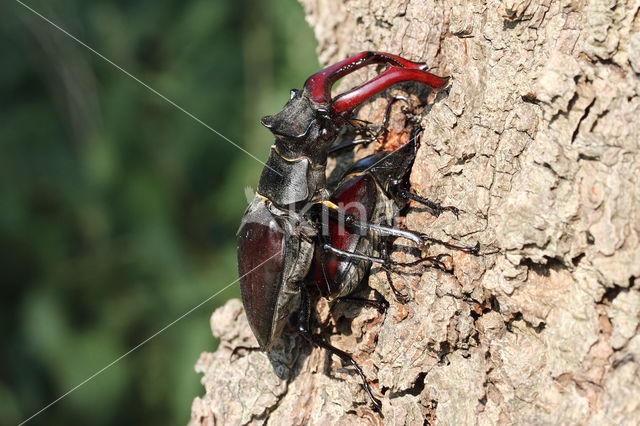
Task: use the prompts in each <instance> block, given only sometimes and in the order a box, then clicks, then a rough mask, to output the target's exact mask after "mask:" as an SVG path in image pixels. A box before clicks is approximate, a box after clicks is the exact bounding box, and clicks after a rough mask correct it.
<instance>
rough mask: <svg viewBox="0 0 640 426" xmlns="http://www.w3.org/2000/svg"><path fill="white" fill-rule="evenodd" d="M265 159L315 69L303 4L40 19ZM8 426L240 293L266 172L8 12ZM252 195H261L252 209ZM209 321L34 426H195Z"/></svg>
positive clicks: (38, 23) (163, 342) (0, 219)
mask: <svg viewBox="0 0 640 426" xmlns="http://www.w3.org/2000/svg"><path fill="white" fill-rule="evenodd" d="M25 3H26V4H28V5H29V6H31V7H33V8H35V9H36V10H38V11H40V12H41V13H42V14H43V15H45V16H46V17H48V18H50V19H52V20H53V21H54V22H56V23H58V24H60V26H62V27H63V28H65V29H66V30H68V31H69V32H71V33H72V34H74V35H76V36H77V37H78V38H79V39H81V40H82V41H84V42H86V43H87V44H88V45H90V46H92V47H93V48H95V49H96V50H97V51H98V52H100V53H102V54H103V55H105V56H106V57H108V58H109V59H111V60H113V61H114V62H115V63H117V64H118V65H120V66H122V67H123V68H124V69H126V70H127V71H129V72H131V73H132V74H133V75H135V76H136V77H138V78H140V79H141V80H142V81H144V82H145V83H147V84H149V85H150V86H151V87H153V88H155V89H156V90H158V91H159V92H160V93H162V94H164V95H165V96H167V97H168V98H170V99H172V100H173V101H175V102H176V103H177V104H178V105H180V106H182V107H184V108H185V109H186V110H188V111H189V112H191V113H193V114H194V115H195V116H197V117H198V118H200V119H202V120H203V121H204V122H206V123H207V124H209V125H211V126H212V127H213V128H215V129H217V130H218V131H220V132H221V133H223V134H224V135H226V136H228V137H229V138H230V139H232V140H234V141H236V142H237V143H238V144H239V145H241V146H242V147H244V148H245V149H247V150H248V151H250V152H251V153H253V154H254V155H256V156H257V157H259V158H261V159H263V160H264V159H266V157H267V153H268V150H269V146H270V145H271V142H272V138H271V136H270V134H269V133H268V131H267V130H266V129H264V128H263V127H262V126H260V124H259V118H260V117H261V116H263V115H267V114H272V113H274V112H277V111H278V110H279V109H280V108H281V107H282V105H283V104H284V103H285V102H286V100H287V99H288V96H289V89H291V88H293V87H298V88H299V87H300V86H301V85H302V83H303V82H304V79H305V78H306V77H307V76H308V75H310V74H311V73H313V72H314V71H316V70H317V69H318V63H317V59H316V55H315V45H316V43H315V41H314V39H313V35H312V31H311V30H310V29H309V27H308V26H307V24H306V22H305V21H304V14H303V11H302V8H301V6H300V5H299V4H298V3H297V2H296V1H295V0H269V1H265V2H250V1H246V0H245V1H232V0H223V1H216V0H193V1H188V2H184V1H177V0H167V1H163V2H158V1H151V0H141V1H136V2H130V1H82V0H63V1H58V2H46V1H44V0H32V1H25ZM0 32H1V37H0V44H1V48H0V63H1V64H2V66H1V67H0V93H1V94H2V98H1V99H2V101H1V102H0V109H1V112H0V115H1V117H2V126H1V127H0V147H1V148H0V248H1V253H2V256H0V274H1V277H2V280H1V283H2V284H1V285H2V296H1V301H0V320H1V322H0V330H1V333H2V349H1V350H0V424H2V425H9V424H17V423H20V422H21V421H23V420H24V419H26V418H28V417H30V416H31V415H32V414H34V413H35V412H37V411H38V410H40V409H41V408H43V407H44V406H46V405H47V404H48V403H50V402H52V401H53V400H55V399H56V398H58V397H59V396H61V395H62V394H64V393H65V392H67V391H68V390H69V389H71V388H73V387H74V386H76V385H77V384H79V383H81V382H82V381H83V380H84V379H86V378H87V377H89V376H91V375H92V374H93V373H94V372H96V371H97V370H99V369H101V368H103V367H104V366H106V365H107V364H109V363H110V362H112V361H114V360H115V359H117V358H118V357H119V356H121V355H122V354H123V353H125V352H127V351H128V350H129V349H131V348H132V347H134V346H136V345H137V344H139V343H140V342H141V341H143V340H145V339H146V338H147V337H149V336H151V335H153V334H154V333H155V332H157V331H158V330H160V329H162V328H163V327H164V326H165V325H167V324H168V323H170V322H171V321H173V320H175V319H176V318H178V317H179V316H180V315H182V314H183V313H184V312H186V311H188V310H189V309H190V308H191V307H193V306H195V305H197V304H198V303H200V302H201V301H203V300H204V299H206V298H208V297H210V296H211V295H212V294H214V293H215V292H216V291H217V290H219V289H222V288H223V287H224V286H226V285H227V284H229V283H231V282H232V281H234V280H235V279H236V278H237V271H236V259H235V256H236V255H235V244H236V242H235V232H236V229H237V226H238V224H239V221H240V218H241V216H242V213H243V211H244V208H245V207H246V205H247V199H246V195H245V192H246V191H245V189H246V187H251V188H255V186H256V183H257V180H258V177H259V174H260V170H261V169H262V165H261V164H260V163H258V162H257V161H255V160H254V159H252V158H250V157H249V156H247V155H246V154H244V153H242V152H241V151H240V150H238V149H237V148H235V147H233V146H232V145H231V144H229V143H228V142H226V141H224V140H223V139H221V138H220V137H219V136H217V135H215V134H214V133H212V132H211V131H209V130H208V129H207V128H205V127H204V126H202V125H201V124H198V123H197V122H196V121H194V120H193V119H191V118H189V117H188V116H187V115H185V114H184V113H183V112H181V111H179V110H178V109H176V108H175V107H173V106H171V105H170V104H169V103H167V102H166V101H164V100H163V99H161V98H160V97H158V96H156V95H155V94H153V93H151V92H150V91H149V90H147V89H145V88H144V87H142V86H141V85H139V84H138V83H136V82H135V81H133V80H132V79H131V78H129V77H127V76H126V75H125V74H123V73H122V72H121V71H119V70H118V69H116V68H114V67H113V66H112V65H110V64H108V63H106V62H104V61H103V60H101V59H100V58H98V57H97V56H96V55H94V54H92V53H91V52H90V51H89V50H87V49H86V48H84V47H82V46H79V45H78V44H77V43H76V42H74V41H73V40H72V39H70V38H69V37H67V36H65V35H64V34H62V33H61V32H59V31H57V30H56V29H54V28H53V27H51V26H50V25H49V24H47V23H46V22H44V21H43V20H42V19H41V18H39V17H37V16H35V15H34V14H33V13H32V12H30V11H28V10H27V9H25V8H24V7H23V6H21V5H20V4H19V3H17V2H15V1H13V0H10V1H7V2H3V3H2V5H0ZM251 191H253V189H251ZM238 296H239V289H238V287H237V285H235V286H233V287H232V288H230V289H228V290H227V291H225V292H224V293H222V294H221V295H220V296H218V297H216V298H215V299H213V300H211V301H210V302H208V303H206V304H205V305H203V306H202V307H200V308H199V309H197V310H196V311H194V312H193V313H192V314H190V315H188V316H187V317H185V318H184V319H182V320H181V321H180V322H178V323H176V324H175V325H173V326H172V327H171V328H169V329H168V330H166V331H164V332H163V333H162V334H160V335H158V336H157V337H155V338H154V339H153V340H151V341H149V342H148V343H147V344H146V345H144V346H142V347H140V348H139V349H138V350H136V351H135V352H133V353H132V354H130V355H129V356H127V357H125V358H124V359H122V360H121V361H119V362H118V363H116V364H115V365H113V366H112V367H110V368H109V369H107V370H106V371H104V372H103V373H102V374H100V375H99V376H97V377H95V378H94V379H93V380H91V381H89V382H88V383H86V384H85V385H83V386H82V387H80V388H79V389H77V390H76V391H75V392H73V393H71V394H70V395H69V396H68V397H66V398H64V399H62V400H61V401H59V402H58V403H57V404H55V405H53V406H52V407H50V408H49V409H47V410H46V411H44V412H43V413H42V414H40V415H39V416H37V417H35V418H34V419H33V420H31V421H30V422H29V423H28V424H34V425H35V424H42V425H74V424H78V425H86V424H91V425H107V424H119V425H124V424H136V425H137V424H162V425H164V424H185V423H187V421H188V419H189V412H190V405H191V401H192V399H193V397H194V396H196V395H201V394H203V393H204V389H203V388H202V387H201V385H200V383H199V380H200V376H199V375H198V374H196V373H195V372H194V370H193V365H194V363H195V361H196V360H197V358H198V356H199V354H200V352H201V351H203V350H208V351H211V350H214V349H215V347H216V342H215V341H214V339H213V337H212V336H211V332H210V329H209V316H210V314H211V312H212V311H213V310H214V309H215V308H216V307H217V306H219V305H221V304H223V303H224V302H225V301H226V300H227V299H228V298H231V297H238Z"/></svg>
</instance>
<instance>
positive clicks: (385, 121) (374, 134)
mask: <svg viewBox="0 0 640 426" xmlns="http://www.w3.org/2000/svg"><path fill="white" fill-rule="evenodd" d="M398 101H404V102H408V100H407V98H405V97H404V96H394V97H393V98H391V99H389V102H388V103H387V107H386V109H385V111H384V118H383V119H382V124H381V125H380V126H379V127H378V129H377V130H375V131H374V130H373V129H372V128H371V127H370V126H364V127H361V128H364V129H365V130H366V131H367V132H368V133H369V134H370V135H371V136H370V137H368V138H364V139H356V140H354V141H349V142H343V143H341V144H339V145H336V146H334V147H332V148H330V149H329V151H328V153H329V154H333V153H334V152H337V151H341V150H343V149H345V148H350V147H353V146H356V145H368V144H370V143H371V142H375V141H377V140H378V138H379V137H380V135H383V134H384V137H385V138H386V137H387V132H388V131H389V129H388V127H387V126H388V125H389V117H390V116H391V107H392V106H393V104H395V103H396V102H398Z"/></svg>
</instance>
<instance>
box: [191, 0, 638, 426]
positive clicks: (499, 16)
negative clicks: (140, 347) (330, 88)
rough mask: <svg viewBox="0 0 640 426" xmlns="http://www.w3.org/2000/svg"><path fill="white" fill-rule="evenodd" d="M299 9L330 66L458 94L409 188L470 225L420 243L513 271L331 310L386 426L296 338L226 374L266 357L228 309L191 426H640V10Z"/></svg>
mask: <svg viewBox="0 0 640 426" xmlns="http://www.w3.org/2000/svg"><path fill="white" fill-rule="evenodd" d="M301 1H302V3H303V5H304V8H305V11H306V13H307V18H308V21H309V22H310V24H311V25H312V27H313V28H314V30H315V34H316V37H317V39H318V41H319V50H318V53H319V55H320V58H321V61H322V62H323V63H325V64H329V63H332V62H335V61H337V60H340V59H343V58H345V57H347V56H349V55H351V54H354V53H356V52H359V51H362V50H367V49H370V50H380V51H387V52H390V53H395V54H399V55H401V56H404V57H406V58H408V59H411V60H415V61H424V62H427V63H428V64H429V65H430V67H431V70H432V71H434V72H435V73H437V74H441V75H450V76H452V81H451V84H450V86H449V88H448V89H447V90H445V91H443V92H441V93H439V94H438V95H437V96H431V97H430V98H429V99H428V105H427V106H426V107H425V108H424V111H423V113H422V114H421V124H422V126H423V127H424V129H425V131H424V134H423V137H422V144H421V148H420V151H419V153H418V157H417V159H416V162H415V165H414V167H413V170H412V173H411V183H412V189H413V191H415V192H416V193H418V194H419V195H421V196H424V197H426V198H429V199H431V200H434V201H439V202H441V203H442V204H443V205H454V206H456V207H458V208H460V209H461V210H462V213H461V214H460V217H459V219H456V218H455V216H454V215H452V214H449V213H446V212H445V213H443V214H441V215H440V216H439V217H434V216H432V215H430V214H429V212H427V211H425V210H423V209H421V208H419V207H418V206H414V208H412V209H411V210H410V212H409V213H408V215H407V216H406V219H405V220H404V225H405V226H406V227H407V228H409V229H414V230H418V231H420V232H423V233H426V234H429V235H431V236H433V237H436V238H441V239H446V240H452V241H457V242H459V243H463V244H467V245H474V244H475V242H480V244H481V247H482V251H483V252H485V253H486V252H491V251H497V253H494V254H489V255H485V256H479V257H474V256H471V255H467V254H461V253H456V252H451V253H452V255H453V261H452V263H453V266H454V273H453V274H448V273H443V272H441V271H438V270H434V269H429V268H424V267H422V268H413V269H411V270H410V271H406V270H405V271H404V272H403V273H394V279H395V282H396V283H398V284H399V285H400V286H401V287H403V291H405V292H406V293H408V294H409V301H408V302H407V303H406V304H404V305H401V304H398V303H397V302H396V301H395V299H394V298H393V296H392V295H391V293H390V291H389V288H388V286H387V285H386V281H385V277H384V274H381V273H380V272H379V271H378V270H377V269H376V268H374V269H373V271H372V274H371V277H370V280H369V287H370V288H373V289H376V290H377V291H379V292H380V293H381V294H382V295H383V296H384V297H385V298H386V299H387V300H388V301H389V303H390V308H389V309H388V311H387V312H386V314H380V313H378V312H377V311H376V310H374V309H370V308H361V309H355V308H353V307H348V306H343V305H342V304H338V305H336V306H334V307H333V308H332V310H331V315H329V314H328V312H327V311H328V307H327V305H326V303H321V304H320V306H319V307H318V311H319V317H320V322H321V323H323V324H324V325H323V329H324V330H326V331H328V332H329V334H330V337H328V339H329V340H330V341H331V342H332V344H334V345H335V346H337V347H339V348H342V349H345V350H347V351H349V352H351V353H353V355H354V358H355V359H356V360H357V361H358V362H359V364H360V365H361V366H362V367H363V369H364V371H365V374H366V376H367V377H368V379H369V380H370V381H371V383H372V387H373V389H374V392H375V393H376V394H378V395H380V396H381V397H382V398H381V399H382V401H383V415H384V418H382V417H381V416H379V415H378V414H376V413H375V412H374V411H373V410H372V408H371V405H370V403H369V401H368V400H367V396H366V394H365V392H364V391H363V389H362V386H361V384H360V380H359V377H358V376H357V374H355V372H354V371H353V369H351V368H350V367H348V366H343V365H342V363H341V362H340V360H339V359H337V358H336V357H332V356H330V355H329V354H328V353H327V352H326V351H324V350H321V349H317V348H313V349H312V348H310V347H309V345H308V344H306V343H305V342H304V341H303V340H302V339H300V338H299V337H297V336H295V335H289V334H287V335H285V336H284V339H283V341H281V342H279V343H278V345H279V346H278V347H277V348H276V349H275V350H274V351H273V352H272V354H271V355H270V358H267V357H266V356H265V355H264V354H263V353H260V352H251V353H244V354H242V353H241V354H240V356H238V357H237V358H235V359H234V360H233V361H230V354H231V350H232V349H233V348H234V347H235V346H238V345H244V346H252V345H255V340H254V338H253V336H252V335H251V331H250V329H249V327H248V325H247V322H246V317H245V315H244V312H243V310H242V304H241V303H240V302H239V301H238V300H231V301H230V302H228V303H227V304H226V305H225V306H224V307H222V308H220V309H219V310H217V311H216V312H215V313H214V314H213V317H212V320H211V325H212V329H213V333H214V335H216V336H217V337H219V338H220V339H221V343H220V348H219V349H218V351H217V352H215V353H203V354H202V356H201V358H200V360H199V361H198V363H197V366H196V370H197V371H198V372H200V373H203V374H204V376H203V379H202V382H203V384H204V386H205V389H206V394H205V395H204V396H203V397H199V398H196V399H195V401H194V403H193V408H192V420H191V423H190V424H192V425H196V424H214V423H222V424H228V423H261V422H268V423H270V424H291V423H294V424H298V423H307V422H310V423H326V424H334V423H337V422H341V423H342V422H349V423H367V424H368V423H388V424H419V423H421V422H423V420H426V422H428V423H438V424H496V423H501V424H532V423H535V424H560V423H562V424H575V423H581V424H586V423H588V424H598V425H600V424H637V423H638V422H640V420H639V419H640V398H639V397H638V395H640V377H639V376H640V372H639V371H640V370H639V363H640V337H639V330H640V282H639V281H638V280H637V279H636V278H637V277H638V276H639V275H640V247H639V245H640V182H639V178H638V176H640V161H639V160H640V158H639V155H640V153H639V151H640V149H639V144H640V142H639V141H640V31H639V30H640V1H638V0H627V1H619V2H615V1H613V0H609V1H608V0H583V1H571V0H568V1H567V0H565V1H560V2H552V1H550V0H506V1H504V2H497V1H491V2H488V3H487V4H480V2H475V1H465V0H444V1H438V2H436V1H433V0H427V1H417V0H393V1H389V2H371V1H364V0H350V1H346V2H344V3H342V2H340V1H337V0H301ZM375 71H376V70H374V69H370V70H368V71H367V72H368V74H367V76H368V77H372V76H373V75H374V74H375ZM360 77H362V76H360ZM354 82H355V80H354V79H349V78H347V79H345V81H344V82H342V84H343V85H345V86H346V85H350V84H353V83H354ZM345 86H343V87H345ZM402 88H403V89H406V90H408V91H410V92H411V91H413V92H414V96H413V97H412V99H414V98H415V99H417V98H420V99H423V100H424V97H423V96H422V95H423V93H422V92H420V89H419V88H415V87H413V86H411V85H404V86H402ZM393 90H395V91H399V90H400V89H398V88H396V89H393ZM385 104H386V101H385V97H384V96H382V97H379V98H377V99H376V100H374V101H373V102H372V103H371V104H370V105H368V106H366V107H364V108H362V110H361V111H360V113H359V116H360V117H361V118H367V119H370V120H372V121H376V120H379V118H380V117H381V110H382V109H383V108H384V105H385ZM366 152H368V151H367V150H366V149H365V150H357V151H356V156H362V155H364V154H365V153H366ZM340 161H341V162H344V161H346V160H344V161H342V160H340ZM433 251H434V253H439V252H446V250H441V249H440V248H439V247H435V246H434V247H433ZM394 256H395V257H396V258H397V259H404V258H406V256H408V254H405V253H404V252H403V251H402V250H401V249H400V248H398V250H397V252H396V253H395V254H394ZM398 272H400V271H398ZM362 294H363V295H365V296H366V295H368V294H373V293H372V292H371V290H370V289H369V288H366V289H364V290H363V292H362Z"/></svg>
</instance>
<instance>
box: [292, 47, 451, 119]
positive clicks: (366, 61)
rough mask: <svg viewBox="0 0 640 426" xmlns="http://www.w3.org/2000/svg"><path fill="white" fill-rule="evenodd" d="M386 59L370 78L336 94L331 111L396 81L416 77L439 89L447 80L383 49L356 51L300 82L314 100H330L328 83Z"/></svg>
mask: <svg viewBox="0 0 640 426" xmlns="http://www.w3.org/2000/svg"><path fill="white" fill-rule="evenodd" d="M379 63H386V64H389V66H388V67H387V69H386V70H385V71H384V72H383V73H382V74H380V75H379V76H378V77H376V78H374V79H373V80H371V81H369V82H366V83H364V84H362V85H361V86H359V87H356V88H354V89H352V90H350V91H349V92H346V93H343V94H342V95H340V96H338V97H336V99H335V101H339V103H338V105H337V106H336V105H335V101H334V102H333V104H334V105H332V108H331V110H332V112H334V113H336V114H341V113H344V112H347V111H350V110H352V109H353V108H355V107H356V106H358V105H360V104H361V103H362V102H364V101H365V100H366V99H368V98H369V97H371V96H373V95H374V94H376V93H378V92H380V91H381V90H384V89H386V88H387V87H389V86H391V85H392V84H395V83H397V82H400V81H419V82H421V83H424V84H426V85H428V86H429V87H431V88H433V89H436V90H437V89H441V88H442V87H444V86H445V85H446V83H447V81H448V80H449V78H448V77H444V78H443V77H438V76H436V75H434V74H431V73H428V72H426V71H424V69H425V68H426V64H424V63H419V62H413V61H409V60H407V59H404V58H401V57H399V56H396V55H392V54H390V53H384V52H371V51H365V52H360V53H358V54H357V55H354V56H352V57H350V58H347V59H344V60H342V61H340V62H338V63H336V64H333V65H331V66H329V67H327V68H325V69H323V70H321V71H319V72H317V73H315V74H313V75H312V76H311V77H309V78H308V79H307V81H306V82H305V83H304V91H305V94H306V95H307V96H308V97H309V98H310V99H311V100H312V101H314V102H316V103H318V104H329V103H331V86H333V84H334V83H335V82H336V81H338V80H339V79H341V78H342V77H344V76H345V75H347V74H350V73H352V72H354V71H356V70H358V69H360V68H362V67H364V66H366V65H370V64H379Z"/></svg>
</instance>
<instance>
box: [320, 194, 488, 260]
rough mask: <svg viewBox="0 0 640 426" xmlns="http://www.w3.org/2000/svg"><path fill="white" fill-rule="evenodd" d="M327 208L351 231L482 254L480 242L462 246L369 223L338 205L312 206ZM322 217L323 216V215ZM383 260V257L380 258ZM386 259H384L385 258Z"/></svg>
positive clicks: (321, 204)
mask: <svg viewBox="0 0 640 426" xmlns="http://www.w3.org/2000/svg"><path fill="white" fill-rule="evenodd" d="M316 206H318V207H316ZM314 207H315V208H326V210H327V211H328V213H329V217H330V218H332V219H333V220H337V221H338V223H344V224H345V227H346V228H347V229H348V230H349V232H354V233H358V234H360V235H365V232H366V231H373V232H377V233H378V234H380V235H381V236H394V237H402V238H406V239H407V240H409V241H413V242H415V243H416V244H418V245H419V246H420V247H422V248H425V246H426V245H427V244H428V243H436V244H440V245H442V246H444V247H447V248H449V249H452V250H458V251H461V252H464V253H469V254H473V255H479V254H480V243H477V244H476V245H475V246H473V247H467V246H460V245H457V244H452V243H449V242H447V241H442V240H438V239H436V238H432V237H429V236H427V235H425V234H420V233H418V232H414V231H405V230H403V229H397V228H392V227H389V226H384V225H376V224H373V223H369V222H366V221H362V220H359V219H357V218H356V217H355V216H353V215H352V214H350V213H347V212H345V211H344V210H340V209H339V208H338V207H337V206H335V205H330V204H327V203H317V204H315V205H314V206H312V208H314ZM321 217H322V216H321ZM325 246H326V244H325ZM332 250H338V249H336V248H333V247H332ZM338 251H342V250H338ZM354 256H356V257H357V256H361V257H365V258H366V257H368V256H362V255H355V254H354ZM373 259H374V258H369V259H364V260H371V261H374V260H373ZM380 260H383V259H380ZM383 261H384V260H383Z"/></svg>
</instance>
